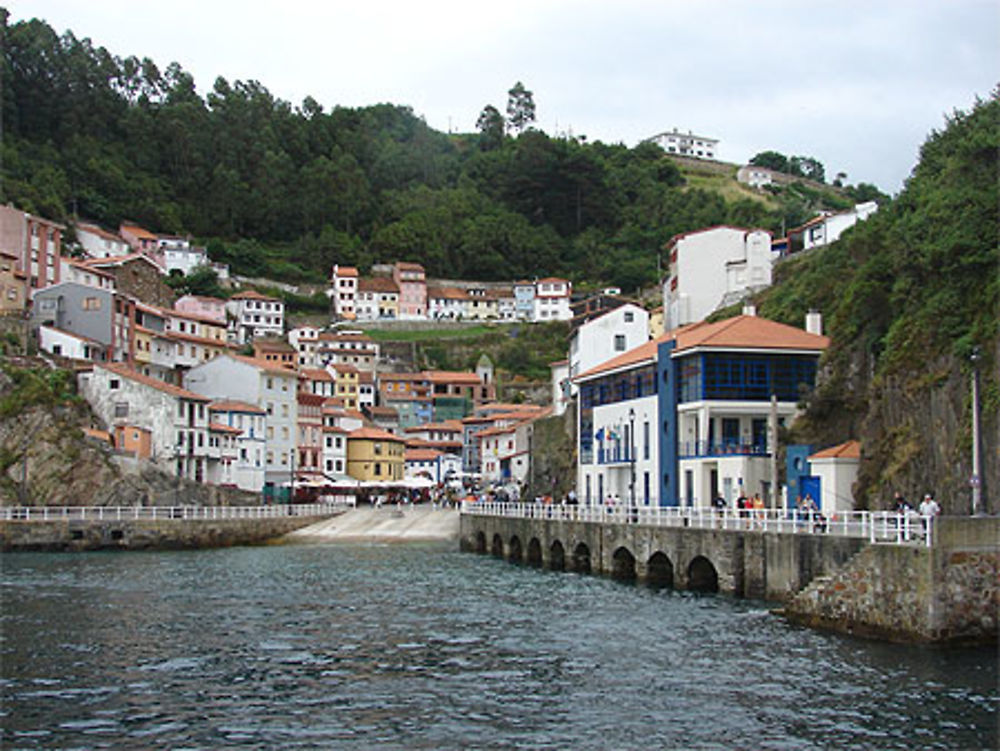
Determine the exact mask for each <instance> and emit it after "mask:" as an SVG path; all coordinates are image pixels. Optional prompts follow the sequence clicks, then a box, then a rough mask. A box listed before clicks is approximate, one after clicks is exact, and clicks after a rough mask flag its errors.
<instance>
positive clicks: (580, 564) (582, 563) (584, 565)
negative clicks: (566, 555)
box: [573, 542, 590, 574]
mask: <svg viewBox="0 0 1000 751" xmlns="http://www.w3.org/2000/svg"><path fill="white" fill-rule="evenodd" d="M573 571H575V572H576V573H578V574H589V573H590V548H588V547H587V545H586V544H585V543H582V542H581V543H579V544H578V545H577V546H576V547H575V548H573Z"/></svg>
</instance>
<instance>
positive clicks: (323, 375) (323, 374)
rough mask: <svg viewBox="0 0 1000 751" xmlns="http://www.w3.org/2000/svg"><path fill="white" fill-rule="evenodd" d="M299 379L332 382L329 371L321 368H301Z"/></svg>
mask: <svg viewBox="0 0 1000 751" xmlns="http://www.w3.org/2000/svg"><path fill="white" fill-rule="evenodd" d="M299 378H307V379H308V380H310V381H327V382H330V383H332V382H333V376H332V375H330V373H329V371H326V370H323V369H322V368H301V369H300V370H299Z"/></svg>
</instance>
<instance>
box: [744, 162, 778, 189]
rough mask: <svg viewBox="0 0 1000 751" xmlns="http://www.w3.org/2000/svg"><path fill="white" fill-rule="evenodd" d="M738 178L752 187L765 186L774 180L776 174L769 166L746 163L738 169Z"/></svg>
mask: <svg viewBox="0 0 1000 751" xmlns="http://www.w3.org/2000/svg"><path fill="white" fill-rule="evenodd" d="M736 180H737V181H738V182H741V183H743V184H744V185H749V186H750V187H751V188H763V187H764V186H765V185H770V184H771V183H773V182H774V176H773V172H772V171H771V170H769V169H768V168H767V167H758V166H756V165H754V164H745V165H743V166H742V167H740V168H739V169H738V170H737V171H736Z"/></svg>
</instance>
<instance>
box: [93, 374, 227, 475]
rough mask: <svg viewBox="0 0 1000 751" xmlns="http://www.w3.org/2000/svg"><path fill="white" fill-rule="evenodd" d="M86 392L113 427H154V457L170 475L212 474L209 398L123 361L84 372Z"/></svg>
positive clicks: (104, 418) (102, 418) (109, 425)
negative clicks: (151, 376)
mask: <svg viewBox="0 0 1000 751" xmlns="http://www.w3.org/2000/svg"><path fill="white" fill-rule="evenodd" d="M79 378H80V384H79V385H80V393H81V394H83V397H84V398H85V399H86V400H87V402H88V403H89V404H90V406H91V409H92V410H93V411H94V414H95V415H97V416H98V417H99V418H101V420H103V421H104V423H105V424H106V425H107V426H108V427H109V428H111V427H114V426H116V425H131V426H137V427H140V428H143V429H145V430H148V431H149V433H150V437H151V451H152V454H151V456H150V461H152V462H153V463H154V464H156V465H157V466H158V467H160V468H161V469H162V470H163V471H165V472H168V473H169V474H173V475H178V476H182V477H186V478H188V479H190V480H194V481H196V482H204V481H206V480H207V479H208V461H209V440H208V421H209V414H208V402H209V400H208V399H206V398H205V397H203V396H200V395H199V394H196V393H192V392H189V391H185V390H184V389H181V388H178V387H177V386H171V385H169V384H166V383H163V382H161V381H157V380H156V379H153V378H149V377H147V376H143V375H141V374H139V373H137V372H135V371H132V370H131V369H129V368H127V367H126V366H124V365H122V364H120V363H114V364H106V365H101V364H95V365H94V369H93V371H92V372H90V373H81V374H80V377H79Z"/></svg>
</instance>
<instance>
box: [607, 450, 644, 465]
mask: <svg viewBox="0 0 1000 751" xmlns="http://www.w3.org/2000/svg"><path fill="white" fill-rule="evenodd" d="M596 453H597V463H598V464H628V463H629V462H630V461H632V457H631V456H630V455H629V450H628V446H618V447H612V448H606V449H598V450H597V452H596ZM638 458H639V457H638V456H637V457H636V459H638Z"/></svg>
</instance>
